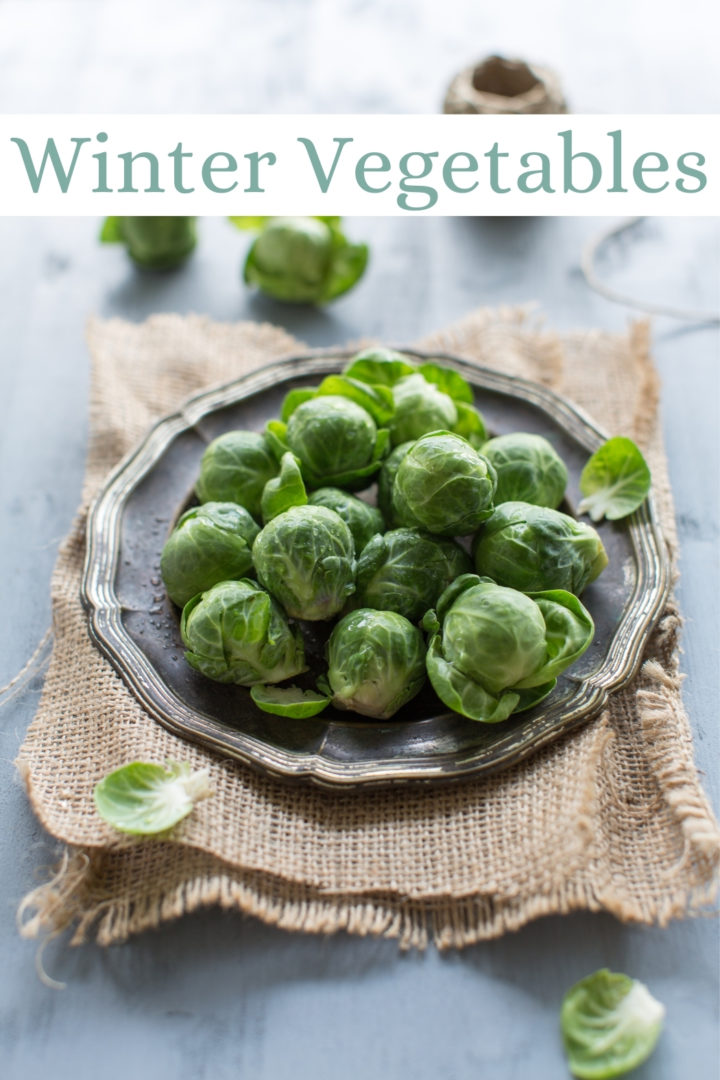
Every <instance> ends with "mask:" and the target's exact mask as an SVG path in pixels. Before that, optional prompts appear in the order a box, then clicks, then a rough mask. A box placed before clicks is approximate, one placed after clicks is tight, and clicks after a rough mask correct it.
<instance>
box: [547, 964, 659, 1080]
mask: <svg viewBox="0 0 720 1080" xmlns="http://www.w3.org/2000/svg"><path fill="white" fill-rule="evenodd" d="M664 1017H665V1008H664V1006H663V1005H661V1003H660V1002H659V1001H656V1000H655V998H654V997H653V996H652V994H651V993H650V991H649V990H648V989H647V987H646V986H645V985H644V984H643V983H641V982H638V981H637V979H631V978H630V977H629V976H628V975H621V974H615V973H614V972H611V971H608V969H607V968H602V969H601V970H600V971H596V972H595V973H594V974H593V975H588V976H587V977H586V978H585V979H582V980H581V981H580V982H579V983H576V985H575V986H573V987H572V988H571V989H570V990H568V992H567V994H566V995H565V997H564V998H563V1003H562V1009H561V1012H560V1026H561V1030H562V1035H563V1042H564V1044H565V1052H566V1054H567V1057H568V1064H569V1066H570V1071H571V1072H572V1074H573V1076H577V1077H578V1078H579V1080H612V1078H613V1077H615V1076H623V1075H624V1074H625V1073H627V1072H630V1070H631V1069H634V1068H636V1067H637V1066H638V1065H640V1064H642V1062H643V1061H645V1060H646V1059H647V1058H648V1057H649V1056H650V1054H651V1053H652V1052H653V1050H654V1049H655V1044H656V1043H657V1040H658V1038H659V1036H660V1032H661V1030H662V1026H663V1020H664Z"/></svg>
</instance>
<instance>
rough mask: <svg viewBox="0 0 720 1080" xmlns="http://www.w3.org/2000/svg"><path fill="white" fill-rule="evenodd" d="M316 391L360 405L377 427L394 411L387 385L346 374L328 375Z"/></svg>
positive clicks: (389, 417)
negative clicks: (364, 380)
mask: <svg viewBox="0 0 720 1080" xmlns="http://www.w3.org/2000/svg"><path fill="white" fill-rule="evenodd" d="M290 392H291V393H293V391H290ZM317 392H318V394H319V395H320V396H321V397H322V396H328V395H333V396H334V395H339V396H340V397H346V398H349V399H350V401H354V402H356V404H358V405H362V407H363V409H365V411H366V412H369V413H370V415H371V416H372V418H373V420H374V421H375V423H376V424H377V425H378V427H382V426H383V425H384V424H386V423H387V422H388V420H390V419H391V418H392V416H393V413H394V412H395V404H394V401H393V395H392V391H391V390H389V389H388V387H387V386H371V385H369V384H368V383H364V382H362V381H361V380H359V379H353V378H351V377H350V376H348V375H328V376H327V377H326V378H324V379H323V381H322V382H321V383H320V386H319V387H318V389H317Z"/></svg>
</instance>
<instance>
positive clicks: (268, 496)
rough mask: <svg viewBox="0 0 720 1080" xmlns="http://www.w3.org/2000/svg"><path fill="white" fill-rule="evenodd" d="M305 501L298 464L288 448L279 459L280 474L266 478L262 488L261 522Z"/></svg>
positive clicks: (306, 498) (303, 485) (303, 503)
mask: <svg viewBox="0 0 720 1080" xmlns="http://www.w3.org/2000/svg"><path fill="white" fill-rule="evenodd" d="M307 501H308V497H307V492H306V491H305V484H304V483H303V478H302V473H301V472H300V466H299V465H298V463H297V459H296V458H295V457H294V455H293V454H291V453H290V451H289V450H288V452H287V453H286V454H283V456H282V458H281V460H280V475H279V476H276V477H274V478H273V479H272V480H268V482H267V484H266V485H265V488H264V489H263V493H262V500H261V511H262V519H263V522H265V523H266V524H267V522H268V521H271V520H272V519H273V518H274V517H277V516H278V514H283V513H284V512H285V511H286V510H289V509H290V507H291V506H304V505H305V504H306V502H307ZM258 531H259V530H258Z"/></svg>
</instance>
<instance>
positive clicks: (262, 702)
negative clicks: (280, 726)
mask: <svg viewBox="0 0 720 1080" xmlns="http://www.w3.org/2000/svg"><path fill="white" fill-rule="evenodd" d="M250 697H251V698H252V699H253V701H254V702H255V704H256V705H257V707H258V708H259V709H262V711H263V712H266V713H272V714H273V716H290V717H292V718H293V719H295V720H306V719H307V718H308V717H310V716H317V715H318V713H321V712H322V711H323V709H326V708H327V706H328V705H329V704H330V696H329V695H327V694H316V693H315V691H314V690H301V689H300V687H299V686H283V687H280V686H264V685H263V684H262V683H258V684H257V685H256V686H253V687H252V689H251V690H250Z"/></svg>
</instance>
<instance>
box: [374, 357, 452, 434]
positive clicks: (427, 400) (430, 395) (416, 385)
mask: <svg viewBox="0 0 720 1080" xmlns="http://www.w3.org/2000/svg"><path fill="white" fill-rule="evenodd" d="M393 397H394V400H395V415H394V416H393V418H392V420H391V421H390V424H389V428H390V439H391V441H392V443H393V445H394V446H397V445H399V444H400V443H404V442H408V441H411V440H413V439H419V438H420V436H421V435H425V434H426V432H428V431H441V430H442V431H449V430H451V429H452V428H454V427H455V424H456V423H457V419H458V413H457V409H456V408H455V404H454V402H453V400H452V398H451V397H448V395H447V394H444V393H443V392H442V390H438V388H437V386H435V385H434V384H433V383H430V382H428V381H427V380H426V379H425V378H424V376H422V375H420V374H419V373H418V374H415V375H406V376H405V378H403V379H400V380H399V382H397V383H395V386H394V387H393Z"/></svg>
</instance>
